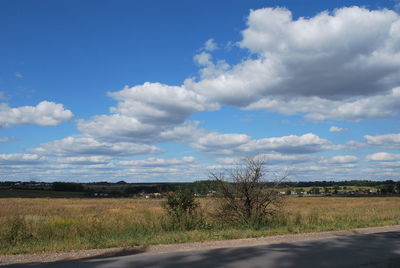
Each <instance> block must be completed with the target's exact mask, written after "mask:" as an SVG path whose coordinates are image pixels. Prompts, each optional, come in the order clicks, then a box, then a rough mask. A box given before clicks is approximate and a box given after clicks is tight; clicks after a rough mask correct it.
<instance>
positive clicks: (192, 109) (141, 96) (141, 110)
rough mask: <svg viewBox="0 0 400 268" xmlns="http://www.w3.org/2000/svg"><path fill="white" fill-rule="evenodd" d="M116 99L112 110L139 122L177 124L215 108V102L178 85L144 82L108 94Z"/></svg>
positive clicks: (216, 106) (216, 107)
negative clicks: (194, 114)
mask: <svg viewBox="0 0 400 268" xmlns="http://www.w3.org/2000/svg"><path fill="white" fill-rule="evenodd" d="M108 94H109V95H110V96H111V97H113V98H114V99H116V100H118V101H119V102H118V106H117V107H113V108H111V112H112V113H115V114H120V115H124V116H129V117H133V118H135V119H136V120H138V121H140V122H141V123H150V124H151V123H154V124H161V125H165V124H179V123H183V122H184V120H185V119H186V118H187V117H188V116H190V115H192V114H193V113H197V112H203V111H211V110H215V109H218V107H219V106H218V105H217V104H215V103H208V102H207V100H206V99H205V98H204V97H203V96H201V95H198V94H196V93H194V92H191V91H188V90H186V89H185V88H183V87H179V86H168V85H164V84H160V83H148V82H147V83H144V84H143V85H139V86H134V87H131V88H128V87H125V88H124V89H123V90H121V91H117V92H110V93H108Z"/></svg>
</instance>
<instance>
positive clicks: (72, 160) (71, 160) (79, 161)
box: [57, 155, 112, 165]
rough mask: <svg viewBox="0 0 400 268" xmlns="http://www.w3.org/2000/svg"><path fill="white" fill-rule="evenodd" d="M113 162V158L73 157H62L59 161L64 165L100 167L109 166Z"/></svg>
mask: <svg viewBox="0 0 400 268" xmlns="http://www.w3.org/2000/svg"><path fill="white" fill-rule="evenodd" d="M111 160H112V158H111V157H106V156H98V155H95V156H71V157H61V158H58V159H57V162H59V163H64V164H73V165H99V164H107V163H109V162H110V161H111Z"/></svg>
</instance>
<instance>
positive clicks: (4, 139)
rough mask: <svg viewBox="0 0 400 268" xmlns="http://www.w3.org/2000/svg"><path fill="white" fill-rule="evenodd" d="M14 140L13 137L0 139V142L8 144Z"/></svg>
mask: <svg viewBox="0 0 400 268" xmlns="http://www.w3.org/2000/svg"><path fill="white" fill-rule="evenodd" d="M15 140H16V139H15V138H14V137H0V142H10V141H15Z"/></svg>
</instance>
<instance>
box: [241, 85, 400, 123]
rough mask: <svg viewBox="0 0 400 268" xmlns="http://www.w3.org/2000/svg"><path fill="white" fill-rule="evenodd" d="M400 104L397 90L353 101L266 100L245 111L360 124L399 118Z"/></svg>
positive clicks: (305, 98) (309, 98)
mask: <svg viewBox="0 0 400 268" xmlns="http://www.w3.org/2000/svg"><path fill="white" fill-rule="evenodd" d="M399 102H400V88H399V87H397V88H394V89H392V90H391V92H389V93H388V94H385V95H379V96H370V97H365V98H361V99H358V100H354V101H332V100H327V99H322V98H319V97H308V98H307V97H296V98H291V99H284V98H263V99H261V100H259V101H257V102H254V103H252V104H251V105H249V106H247V107H245V109H246V110H253V109H267V110H270V111H274V112H278V113H281V114H286V115H292V114H296V113H303V114H305V117H306V118H308V119H311V120H326V119H336V120H347V121H359V120H368V119H384V118H390V117H399V116H400V106H399V105H398V103H399ZM310 103H312V105H310Z"/></svg>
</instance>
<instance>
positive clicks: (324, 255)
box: [4, 231, 400, 268]
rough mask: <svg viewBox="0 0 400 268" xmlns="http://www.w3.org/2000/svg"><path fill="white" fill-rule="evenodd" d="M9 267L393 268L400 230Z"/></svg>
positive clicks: (398, 261)
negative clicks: (311, 239)
mask: <svg viewBox="0 0 400 268" xmlns="http://www.w3.org/2000/svg"><path fill="white" fill-rule="evenodd" d="M4 267H15V268H16V267H46V268H53V267H54V268H65V267H85V268H94V267H96V268H100V267H101V268H106V267H113V268H114V267H115V268H127V267H141V268H147V267H163V268H169V267H171V268H172V267H174V268H176V267H189V268H195V267H207V268H213V267H240V268H243V267H279V268H280V267H296V268H303V267H304V268H305V267H307V268H312V267H322V268H324V267H335V268H336V267H359V268H364V267H366V268H372V267H390V268H400V232H398V231H396V232H386V233H376V234H367V235H365V234H364V235H352V236H342V237H335V238H329V239H322V240H314V241H304V242H293V243H280V244H270V245H261V246H251V247H235V248H222V249H211V250H198V251H186V252H173V253H160V254H137V255H129V256H121V257H111V258H87V259H80V260H74V261H61V262H53V263H30V264H24V265H21V264H15V265H9V266H4Z"/></svg>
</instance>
